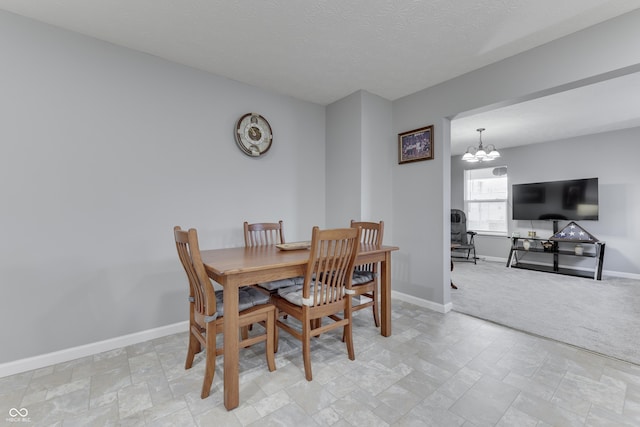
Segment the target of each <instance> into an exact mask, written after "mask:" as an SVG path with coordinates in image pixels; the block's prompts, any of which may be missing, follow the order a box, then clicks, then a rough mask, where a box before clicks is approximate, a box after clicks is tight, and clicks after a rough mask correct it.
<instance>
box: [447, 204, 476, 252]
mask: <svg viewBox="0 0 640 427" xmlns="http://www.w3.org/2000/svg"><path fill="white" fill-rule="evenodd" d="M476 234H478V233H476V232H475V231H468V230H467V215H466V214H465V213H464V211H461V210H460V209H451V257H452V258H456V259H466V260H467V261H473V263H474V264H475V263H476V260H477V259H478V258H477V257H476V245H475V243H474V237H475V236H476ZM461 252H462V253H463V254H462V255H455V256H454V254H459V253H461ZM464 252H466V255H465V254H464ZM471 252H473V257H471Z"/></svg>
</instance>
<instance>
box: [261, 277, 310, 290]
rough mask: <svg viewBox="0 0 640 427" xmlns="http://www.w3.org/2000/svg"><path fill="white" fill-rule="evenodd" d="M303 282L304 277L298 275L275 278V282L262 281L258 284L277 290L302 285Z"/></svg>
mask: <svg viewBox="0 0 640 427" xmlns="http://www.w3.org/2000/svg"><path fill="white" fill-rule="evenodd" d="M302 282H304V277H303V276H298V277H291V278H289V279H281V280H274V281H273V282H265V283H260V284H258V286H260V287H261V288H263V289H266V290H268V291H275V290H277V289H280V288H287V287H290V286H295V285H301V284H302Z"/></svg>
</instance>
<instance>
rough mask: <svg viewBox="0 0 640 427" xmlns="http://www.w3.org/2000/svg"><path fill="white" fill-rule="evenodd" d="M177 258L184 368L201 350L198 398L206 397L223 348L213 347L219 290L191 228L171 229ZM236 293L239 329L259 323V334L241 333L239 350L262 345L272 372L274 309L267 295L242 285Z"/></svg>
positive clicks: (220, 316) (220, 315)
mask: <svg viewBox="0 0 640 427" xmlns="http://www.w3.org/2000/svg"><path fill="white" fill-rule="evenodd" d="M173 231H174V236H175V241H176V248H177V250H178V257H179V258H180V262H181V263H182V266H183V267H184V270H185V272H186V274H187V278H188V282H189V348H188V351H187V360H186V362H185V369H190V368H191V366H192V365H193V359H194V356H195V355H196V354H197V353H200V352H201V351H202V349H203V347H204V349H205V353H206V354H205V355H206V359H205V375H204V381H203V383H202V392H201V394H200V397H201V398H202V399H204V398H206V397H207V396H209V392H210V390H211V383H212V382H213V376H214V373H215V368H216V356H219V355H221V354H222V353H223V349H222V348H221V347H220V348H218V347H216V337H217V335H218V334H221V333H223V330H224V310H223V308H224V306H223V304H224V300H223V291H221V290H218V291H215V290H214V288H213V284H212V283H211V280H210V279H209V277H208V276H207V272H206V270H205V268H204V264H203V262H202V258H201V256H200V248H199V245H198V233H197V231H196V230H195V229H193V228H192V229H189V231H186V230H182V229H181V228H180V227H178V226H176V227H174V228H173ZM238 292H239V296H238V299H239V311H240V313H239V316H240V320H239V326H240V328H244V329H246V327H248V326H249V325H252V324H254V323H260V324H261V325H262V326H263V327H264V329H265V331H264V333H263V334H260V335H255V336H252V337H246V336H245V334H244V333H243V334H241V338H240V343H239V347H240V348H245V347H249V346H251V345H254V344H257V343H259V342H263V341H265V342H266V349H265V352H266V357H267V366H268V368H269V371H274V370H275V369H276V363H275V356H274V351H275V331H276V328H275V320H276V311H275V307H274V306H273V305H272V304H270V303H269V296H268V295H265V294H264V293H263V292H260V291H258V290H257V289H255V288H253V287H251V286H245V287H242V288H240V289H239V290H238Z"/></svg>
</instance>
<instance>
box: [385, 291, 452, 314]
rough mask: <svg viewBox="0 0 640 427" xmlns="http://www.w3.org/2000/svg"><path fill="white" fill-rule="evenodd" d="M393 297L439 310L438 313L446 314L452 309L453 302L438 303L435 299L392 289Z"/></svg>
mask: <svg viewBox="0 0 640 427" xmlns="http://www.w3.org/2000/svg"><path fill="white" fill-rule="evenodd" d="M391 298H392V299H393V298H396V299H399V300H400V301H404V302H408V303H410V304H415V305H417V306H420V307H424V308H428V309H429V310H433V311H437V312H438V313H442V314H446V313H448V312H450V311H451V309H452V308H453V304H451V303H448V304H444V305H443V304H438V303H435V302H433V301H429V300H426V299H422V298H417V297H414V296H412V295H408V294H404V293H402V292H398V291H391Z"/></svg>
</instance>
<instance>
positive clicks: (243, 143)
mask: <svg viewBox="0 0 640 427" xmlns="http://www.w3.org/2000/svg"><path fill="white" fill-rule="evenodd" d="M235 137H236V143H237V144H238V147H239V148H240V150H241V151H242V152H243V153H244V154H246V155H247V156H252V157H259V156H261V155H262V154H264V153H266V152H267V151H268V150H269V148H271V142H272V141H273V134H272V132H271V126H270V125H269V122H268V121H267V119H265V118H264V117H262V116H261V115H260V114H256V113H248V114H245V115H244V116H242V117H240V119H238V122H237V123H236V133H235Z"/></svg>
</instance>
